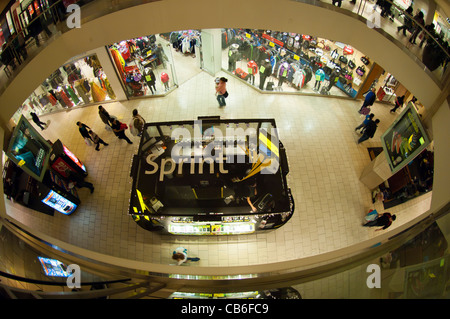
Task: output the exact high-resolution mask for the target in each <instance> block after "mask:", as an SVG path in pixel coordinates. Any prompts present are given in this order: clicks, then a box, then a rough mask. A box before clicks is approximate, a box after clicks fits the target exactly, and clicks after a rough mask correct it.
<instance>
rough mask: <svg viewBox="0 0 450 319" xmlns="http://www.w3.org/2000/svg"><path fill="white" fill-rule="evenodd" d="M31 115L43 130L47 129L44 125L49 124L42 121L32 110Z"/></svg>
mask: <svg viewBox="0 0 450 319" xmlns="http://www.w3.org/2000/svg"><path fill="white" fill-rule="evenodd" d="M30 115H31V118H32V119H33V122H34V123H36V125H37V126H39V127H40V128H41V130H45V127H42V125H47V124H46V123H44V122H42V121H41V120H40V119H39V116H37V114H36V113H34V112H31V113H30Z"/></svg>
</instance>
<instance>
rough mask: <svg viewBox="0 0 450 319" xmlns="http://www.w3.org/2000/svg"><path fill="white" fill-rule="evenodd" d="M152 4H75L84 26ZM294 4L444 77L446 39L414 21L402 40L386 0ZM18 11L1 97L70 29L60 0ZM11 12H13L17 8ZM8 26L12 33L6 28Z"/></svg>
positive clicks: (398, 17)
mask: <svg viewBox="0 0 450 319" xmlns="http://www.w3.org/2000/svg"><path fill="white" fill-rule="evenodd" d="M154 1H158V0H147V1H142V0H140V1H138V0H130V1H120V2H119V1H116V2H110V1H106V0H95V1H94V0H81V1H78V2H76V4H77V5H79V6H80V7H82V10H83V23H84V22H86V21H91V20H93V19H96V18H98V17H100V16H103V15H106V14H108V13H111V12H114V11H117V10H121V9H124V8H128V7H132V6H135V5H140V4H144V3H148V2H154ZM293 1H296V2H303V3H307V4H310V5H315V6H321V7H326V8H328V9H332V10H335V11H340V12H343V13H348V14H350V15H354V17H355V18H359V19H362V20H363V21H365V22H366V23H367V25H370V26H371V27H373V28H375V29H376V30H378V31H379V32H380V33H382V34H383V35H384V36H385V37H387V38H388V39H389V40H391V41H393V42H394V43H396V44H397V45H398V46H399V47H401V48H402V49H404V50H405V51H406V52H408V53H409V54H410V56H411V58H413V59H414V60H416V62H417V63H419V64H420V65H421V66H423V68H424V69H425V70H427V71H429V72H428V73H429V76H430V77H431V78H433V79H434V80H435V82H436V83H438V84H441V85H442V83H445V80H446V79H447V78H448V77H449V73H450V72H449V70H448V68H447V65H448V62H449V60H450V52H449V47H448V43H447V41H446V40H445V39H444V38H443V37H442V36H439V35H438V34H437V32H436V30H433V29H431V28H429V26H424V25H421V24H417V23H413V24H412V25H413V26H412V27H410V28H409V29H408V33H410V36H402V35H401V34H402V32H406V31H405V30H399V29H398V28H400V27H402V26H403V25H410V23H409V22H407V21H414V19H415V15H414V16H413V14H410V13H407V12H405V10H403V9H402V8H401V7H399V6H397V5H396V4H394V3H392V2H391V1H390V0H385V1H384V2H385V3H387V4H391V5H390V7H389V8H388V10H387V9H386V7H384V8H380V7H378V8H377V7H376V6H374V3H372V2H371V1H368V0H356V1H355V2H351V1H350V2H348V1H342V5H341V6H340V7H339V8H338V7H336V6H333V4H332V2H334V3H339V2H341V1H339V0H337V1H334V0H330V1H318V0H316V1H311V0H293ZM93 2H95V6H90V4H94V3H93ZM94 7H95V8H94ZM22 9H23V11H21V12H19V15H18V18H17V17H16V18H12V17H13V16H14V15H16V16H17V13H12V10H11V6H10V7H8V8H6V9H4V11H3V16H4V15H5V14H6V15H7V16H9V17H10V18H9V21H6V20H7V19H5V21H4V22H2V24H8V23H9V24H11V20H14V21H15V22H14V23H15V24H17V25H15V26H14V27H13V29H14V31H13V33H12V34H11V36H9V38H8V39H7V42H5V43H4V44H3V46H2V50H1V62H2V64H3V65H4V72H2V73H1V75H0V94H1V93H3V91H4V90H5V89H6V87H7V86H8V85H9V83H11V81H12V80H13V79H14V77H15V76H16V75H17V74H18V73H19V72H20V70H21V69H22V68H23V67H24V66H25V65H26V63H27V61H30V60H31V59H33V57H34V56H36V55H37V53H39V52H40V50H42V48H43V47H45V46H46V45H48V43H49V42H51V41H53V40H54V39H55V38H57V37H58V35H60V34H62V33H64V32H67V31H68V30H69V28H68V26H67V25H66V23H65V21H66V19H67V18H68V16H69V15H70V13H67V12H66V10H67V9H66V7H65V5H64V4H63V1H62V0H58V1H55V2H54V3H53V4H51V5H49V6H48V7H41V8H40V9H39V10H36V12H37V13H39V15H37V16H35V15H34V14H33V15H32V16H30V15H28V13H27V12H26V11H27V10H28V9H27V8H22ZM94 9H95V10H94ZM14 10H16V11H17V9H14ZM28 11H29V10H28ZM25 13H26V14H25ZM9 28H10V29H11V26H10V27H9ZM400 31H401V32H400ZM405 34H406V33H405ZM413 38H417V40H415V41H417V44H416V45H414V44H412V43H411V42H410V41H409V40H412V39H413ZM412 42H414V41H412Z"/></svg>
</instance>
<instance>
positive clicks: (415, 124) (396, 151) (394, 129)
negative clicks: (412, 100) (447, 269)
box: [381, 106, 430, 173]
mask: <svg viewBox="0 0 450 319" xmlns="http://www.w3.org/2000/svg"><path fill="white" fill-rule="evenodd" d="M381 143H382V145H383V149H384V152H385V154H386V157H387V160H388V163H389V166H390V168H391V171H392V172H393V173H396V172H398V171H399V170H400V169H401V168H403V167H404V166H405V165H407V164H408V163H409V162H410V161H412V160H413V159H414V157H416V156H417V155H419V154H420V152H422V151H423V150H424V149H425V148H426V147H427V146H428V144H430V140H429V138H428V136H427V134H426V132H425V129H424V128H423V126H422V123H421V122H420V119H419V117H418V116H417V112H416V110H415V109H414V108H413V107H412V106H409V107H406V108H405V110H403V112H402V113H401V114H400V116H399V117H398V118H397V120H395V121H394V123H392V125H391V126H390V127H389V128H388V129H387V130H386V132H385V133H384V134H383V135H382V136H381Z"/></svg>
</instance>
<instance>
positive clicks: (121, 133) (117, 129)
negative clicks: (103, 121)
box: [111, 119, 133, 144]
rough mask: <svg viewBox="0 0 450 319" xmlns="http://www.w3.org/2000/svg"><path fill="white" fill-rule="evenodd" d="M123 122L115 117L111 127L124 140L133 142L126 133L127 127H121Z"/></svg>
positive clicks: (129, 142)
mask: <svg viewBox="0 0 450 319" xmlns="http://www.w3.org/2000/svg"><path fill="white" fill-rule="evenodd" d="M121 124H122V123H120V122H119V121H118V120H117V119H113V122H112V123H111V128H112V129H113V132H114V134H115V135H116V136H117V137H118V138H119V139H122V140H125V141H127V143H128V144H133V142H132V141H130V139H129V138H128V137H127V136H126V135H125V129H124V128H122V127H121Z"/></svg>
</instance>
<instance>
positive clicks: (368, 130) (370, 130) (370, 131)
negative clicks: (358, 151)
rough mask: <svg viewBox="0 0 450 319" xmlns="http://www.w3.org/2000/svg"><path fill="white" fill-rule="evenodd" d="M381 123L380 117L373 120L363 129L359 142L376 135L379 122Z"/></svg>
mask: <svg viewBox="0 0 450 319" xmlns="http://www.w3.org/2000/svg"><path fill="white" fill-rule="evenodd" d="M378 123H380V120H379V119H376V120H375V121H373V120H371V121H370V122H369V123H367V125H366V126H365V127H364V129H363V135H362V136H361V137H360V138H359V140H358V144H360V143H362V142H364V141H365V140H368V139H369V138H373V136H374V135H375V132H376V131H377V127H378V126H377V124H378Z"/></svg>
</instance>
